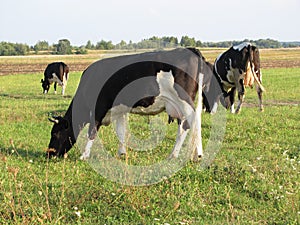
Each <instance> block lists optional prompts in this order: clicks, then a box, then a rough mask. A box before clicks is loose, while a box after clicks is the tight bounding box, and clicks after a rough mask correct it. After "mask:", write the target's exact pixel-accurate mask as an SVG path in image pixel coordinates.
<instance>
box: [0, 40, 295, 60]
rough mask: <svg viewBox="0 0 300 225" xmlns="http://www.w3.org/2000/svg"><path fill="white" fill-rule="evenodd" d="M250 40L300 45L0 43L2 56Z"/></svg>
mask: <svg viewBox="0 0 300 225" xmlns="http://www.w3.org/2000/svg"><path fill="white" fill-rule="evenodd" d="M244 41H247V42H251V43H253V44H254V45H256V46H257V47H258V48H288V47H300V42H279V41H276V40H273V39H259V40H248V39H245V40H242V41H222V42H201V41H200V40H196V39H195V38H194V37H189V36H182V37H181V39H180V40H178V38H177V37H173V36H164V37H157V36H153V37H150V38H148V39H143V40H141V41H139V42H137V43H133V42H132V41H129V42H128V43H127V42H126V41H124V40H121V41H120V43H117V44H113V43H112V41H105V40H100V41H99V42H97V43H95V44H94V43H92V42H91V41H90V40H88V41H87V43H86V45H83V46H72V45H71V42H70V41H69V40H68V39H61V40H59V41H58V43H55V44H52V45H50V44H49V43H48V42H47V41H38V42H37V43H36V44H35V45H33V46H29V45H27V44H21V43H10V42H4V41H3V42H0V56H14V55H27V54H49V53H50V54H57V55H66V54H86V53H87V52H88V50H113V49H117V50H118V49H122V50H124V49H125V50H126V49H128V50H134V49H164V48H175V47H202V48H205V47H218V48H229V47H231V46H232V45H237V44H240V43H241V42H244Z"/></svg>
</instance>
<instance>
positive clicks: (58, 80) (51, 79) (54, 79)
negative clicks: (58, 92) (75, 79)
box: [49, 73, 63, 86]
mask: <svg viewBox="0 0 300 225" xmlns="http://www.w3.org/2000/svg"><path fill="white" fill-rule="evenodd" d="M53 82H56V83H58V84H59V85H60V86H62V85H63V82H62V81H61V80H60V79H59V78H58V76H57V75H56V73H52V78H50V79H49V83H50V84H52V83H53Z"/></svg>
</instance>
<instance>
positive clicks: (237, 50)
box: [212, 42, 264, 113]
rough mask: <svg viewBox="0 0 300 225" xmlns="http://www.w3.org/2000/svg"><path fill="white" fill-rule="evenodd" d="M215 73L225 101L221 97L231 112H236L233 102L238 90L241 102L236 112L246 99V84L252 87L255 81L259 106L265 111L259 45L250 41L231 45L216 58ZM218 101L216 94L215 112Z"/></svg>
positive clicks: (213, 109)
mask: <svg viewBox="0 0 300 225" xmlns="http://www.w3.org/2000/svg"><path fill="white" fill-rule="evenodd" d="M214 74H215V76H216V78H217V80H218V82H219V85H220V86H221V87H222V89H223V90H222V92H223V93H222V94H223V97H224V98H225V101H224V99H223V100H222V98H221V103H222V104H223V105H224V106H225V107H226V108H231V112H234V105H233V103H234V96H235V92H236V90H237V91H238V99H239V102H238V105H237V108H236V110H235V113H239V112H240V110H241V106H242V103H243V100H244V95H245V86H250V87H252V86H253V83H255V84H256V89H257V94H258V98H259V108H260V110H261V111H263V104H262V92H263V91H264V87H263V86H262V74H261V71H260V58H259V50H258V48H257V47H255V46H253V45H252V44H251V43H248V42H244V43H242V44H240V45H237V46H233V47H231V48H230V49H228V50H227V51H226V52H224V53H222V54H221V55H219V57H218V58H217V59H216V61H215V64H214ZM219 97H220V95H219ZM217 101H218V96H215V102H214V106H213V108H212V111H213V112H215V111H216V109H217Z"/></svg>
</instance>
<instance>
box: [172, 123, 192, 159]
mask: <svg viewBox="0 0 300 225" xmlns="http://www.w3.org/2000/svg"><path fill="white" fill-rule="evenodd" d="M186 122H187V121H181V123H180V124H178V129H177V137H176V143H175V145H174V148H173V150H172V153H171V155H170V156H169V159H171V158H178V155H179V152H180V149H181V146H182V144H183V142H184V140H185V138H186V135H187V133H188V131H189V130H188V129H187V128H185V127H184V126H185V125H184V124H185V123H186Z"/></svg>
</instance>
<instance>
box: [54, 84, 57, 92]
mask: <svg viewBox="0 0 300 225" xmlns="http://www.w3.org/2000/svg"><path fill="white" fill-rule="evenodd" d="M56 87H57V83H56V82H54V94H56Z"/></svg>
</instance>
